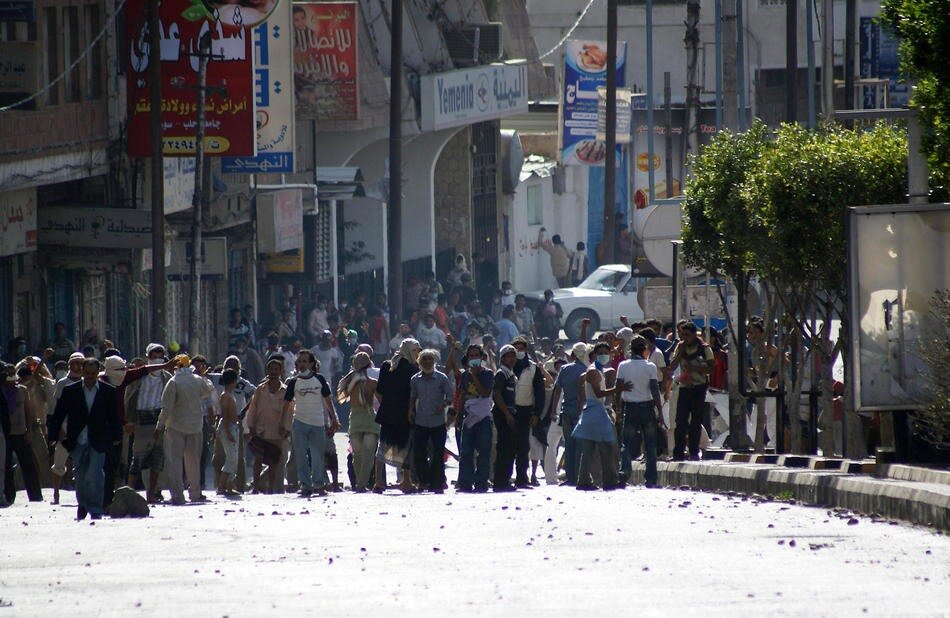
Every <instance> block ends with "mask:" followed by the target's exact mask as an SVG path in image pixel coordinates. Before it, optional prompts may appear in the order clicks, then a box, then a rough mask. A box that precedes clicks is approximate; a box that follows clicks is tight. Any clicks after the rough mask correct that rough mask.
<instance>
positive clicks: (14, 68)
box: [0, 41, 43, 94]
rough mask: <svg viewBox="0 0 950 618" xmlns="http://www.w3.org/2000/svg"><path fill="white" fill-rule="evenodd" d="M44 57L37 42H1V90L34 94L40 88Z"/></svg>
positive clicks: (3, 91)
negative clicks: (41, 66)
mask: <svg viewBox="0 0 950 618" xmlns="http://www.w3.org/2000/svg"><path fill="white" fill-rule="evenodd" d="M42 57H43V55H42V54H41V53H40V52H39V44H38V43H36V42H26V41H3V42H0V92H2V93H27V94H33V93H34V92H36V91H37V90H39V74H40V59H41V58H42Z"/></svg>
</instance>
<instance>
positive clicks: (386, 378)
mask: <svg viewBox="0 0 950 618" xmlns="http://www.w3.org/2000/svg"><path fill="white" fill-rule="evenodd" d="M421 351H422V346H420V345H419V342H418V341H416V340H415V339H412V338H407V339H403V341H402V343H401V344H400V345H399V351H398V352H397V353H396V355H395V356H393V358H392V359H391V360H388V361H386V362H384V363H383V366H382V367H380V368H379V381H378V382H377V385H376V394H377V396H378V397H379V400H380V404H379V412H377V413H376V422H377V423H379V427H380V433H379V447H378V449H377V452H376V485H375V486H374V487H373V491H375V492H377V493H382V492H383V491H384V490H385V489H386V485H385V483H386V476H385V470H386V468H385V466H386V464H389V465H391V466H395V467H396V468H399V469H400V470H401V471H402V481H401V483H400V489H401V490H402V491H403V493H411V492H412V490H413V487H412V478H411V476H410V474H409V437H410V432H411V428H412V425H411V423H410V422H409V414H408V411H409V398H410V381H411V380H412V376H414V375H415V374H416V373H417V372H418V371H419V369H418V364H417V362H418V361H417V359H418V356H419V352H421Z"/></svg>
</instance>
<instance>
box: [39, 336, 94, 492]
mask: <svg viewBox="0 0 950 618" xmlns="http://www.w3.org/2000/svg"><path fill="white" fill-rule="evenodd" d="M84 360H86V357H85V356H83V355H82V352H73V353H72V354H70V356H69V360H68V361H67V363H68V364H67V367H68V369H69V372H68V373H67V374H66V375H65V376H63V377H62V378H60V379H59V380H57V381H56V386H55V387H54V389H53V396H52V397H50V399H49V401H48V402H47V408H46V433H47V435H50V436H52V435H55V434H58V433H59V431H60V429H61V428H62V429H63V430H64V431H65V430H66V428H65V427H63V423H64V421H63V419H59V420H58V421H57V420H55V415H54V412H55V410H56V403H57V402H58V401H59V398H60V397H61V396H62V394H63V389H64V388H66V387H67V386H69V385H71V384H75V383H76V382H79V381H80V380H81V379H82V362H83V361H84ZM51 443H52V441H51ZM68 460H69V451H67V450H66V448H65V447H64V446H63V445H62V444H56V447H55V448H54V450H53V465H52V468H51V471H52V473H53V504H59V488H60V487H61V486H62V484H63V477H64V476H65V475H66V472H67V468H66V464H67V462H68Z"/></svg>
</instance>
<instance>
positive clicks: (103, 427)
mask: <svg viewBox="0 0 950 618" xmlns="http://www.w3.org/2000/svg"><path fill="white" fill-rule="evenodd" d="M64 420H66V421H67V425H66V435H65V436H63V437H62V444H63V446H64V447H65V448H66V450H68V451H69V453H70V455H72V458H73V465H74V466H75V470H76V500H77V501H78V502H79V508H78V509H77V511H76V519H77V520H82V519H84V518H85V517H86V514H87V513H88V514H89V515H90V516H91V517H92V519H99V518H101V517H102V513H103V506H102V497H103V485H104V484H105V472H104V471H103V464H104V463H105V457H106V451H107V450H108V449H109V448H111V447H112V445H114V444H116V443H119V442H121V440H122V425H121V424H120V422H119V400H118V397H117V396H116V392H115V387H113V386H111V385H110V384H106V383H105V382H102V381H100V380H99V361H98V360H96V359H94V358H87V359H86V360H84V361H83V364H82V381H80V382H77V383H76V384H72V385H70V386H67V387H66V388H64V389H63V394H62V396H60V398H59V401H58V402H57V403H56V411H55V413H54V414H53V418H52V419H51V421H50V427H49V439H50V441H51V442H55V441H57V440H59V439H60V430H61V429H62V426H63V421H64Z"/></svg>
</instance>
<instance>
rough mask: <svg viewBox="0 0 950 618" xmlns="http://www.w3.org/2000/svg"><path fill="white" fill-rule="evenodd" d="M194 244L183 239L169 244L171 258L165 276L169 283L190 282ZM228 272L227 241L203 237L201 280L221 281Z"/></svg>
mask: <svg viewBox="0 0 950 618" xmlns="http://www.w3.org/2000/svg"><path fill="white" fill-rule="evenodd" d="M192 247H194V243H192V242H191V240H186V239H184V238H176V239H175V240H173V241H172V242H171V252H170V253H171V257H170V259H169V262H168V268H167V270H166V271H165V276H166V277H167V278H168V280H169V281H190V280H191V263H192V262H193V261H194V259H195V252H194V251H193V250H192ZM227 272H228V239H227V238H225V237H224V236H205V237H203V238H202V239H201V272H200V273H199V274H200V276H201V279H203V280H205V281H221V280H222V279H224V275H225V274H227Z"/></svg>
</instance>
